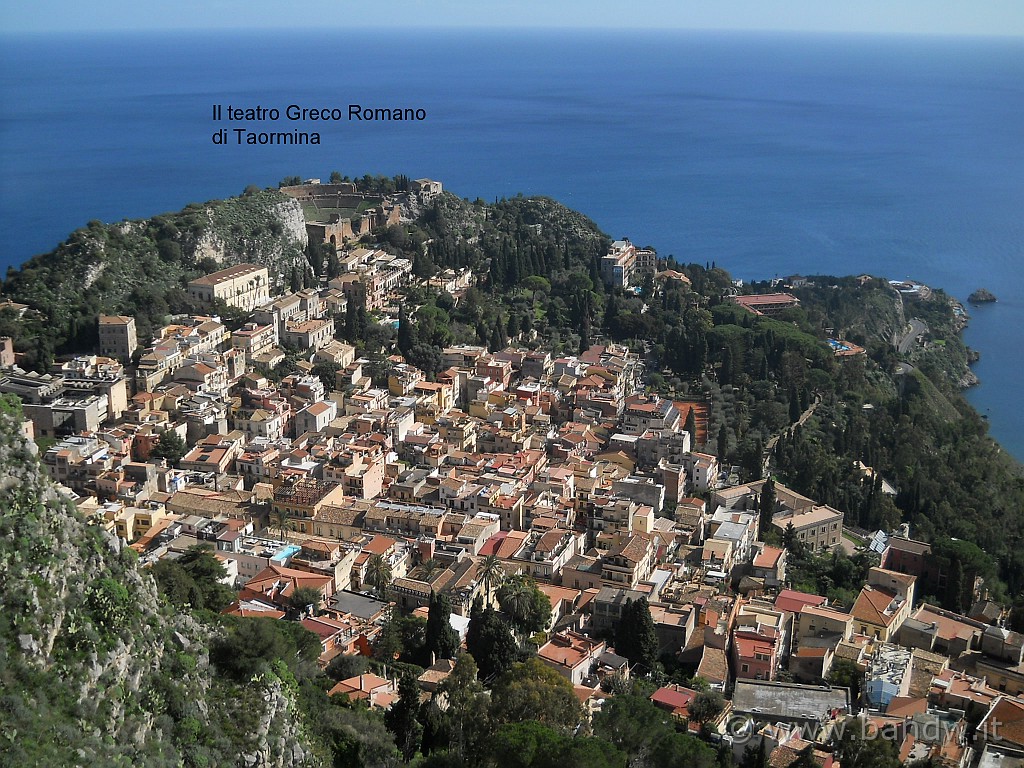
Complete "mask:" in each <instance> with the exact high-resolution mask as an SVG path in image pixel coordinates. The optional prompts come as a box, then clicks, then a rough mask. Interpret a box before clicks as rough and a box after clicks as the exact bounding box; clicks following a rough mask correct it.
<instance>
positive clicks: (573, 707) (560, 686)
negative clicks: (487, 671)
mask: <svg viewBox="0 0 1024 768" xmlns="http://www.w3.org/2000/svg"><path fill="white" fill-rule="evenodd" d="M491 716H492V717H493V718H494V720H495V721H497V722H501V723H523V722H526V721H529V720H535V721H537V722H538V723H542V724H544V725H547V726H549V727H551V728H555V729H556V730H558V731H560V732H562V733H572V732H574V731H575V729H576V727H577V726H578V725H579V724H580V723H581V722H583V720H584V714H583V708H582V707H581V706H580V703H579V700H578V699H577V698H576V694H575V693H574V692H573V688H572V683H570V682H569V680H568V679H567V678H565V677H563V676H562V675H560V674H558V672H556V671H555V670H553V669H551V667H549V666H547V665H546V664H545V663H544V662H543V661H541V660H540V659H538V658H536V657H534V658H532V659H530V660H529V661H526V662H523V663H520V664H516V665H514V666H513V667H512V668H511V669H510V670H508V671H507V672H505V673H504V674H503V675H501V676H500V677H499V678H498V679H497V680H496V681H495V683H494V687H493V688H492V690H491Z"/></svg>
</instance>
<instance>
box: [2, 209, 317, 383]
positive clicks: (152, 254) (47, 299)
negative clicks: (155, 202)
mask: <svg viewBox="0 0 1024 768" xmlns="http://www.w3.org/2000/svg"><path fill="white" fill-rule="evenodd" d="M306 244H307V237H306V228H305V224H304V221H303V218H302V209H301V207H300V205H299V203H298V202H296V201H295V200H292V199H290V198H288V197H285V196H284V195H282V194H281V193H279V192H277V191H276V190H264V191H259V192H249V193H247V194H244V195H242V196H241V197H235V198H230V199H227V200H217V201H212V202H208V203H202V204H200V203H194V204H192V205H189V206H186V207H185V208H184V209H183V210H181V211H178V212H176V213H168V214H163V215H160V216H154V217H152V218H149V219H143V220H140V221H125V222H120V223H117V224H103V223H101V222H98V221H92V222H89V223H88V225H86V226H85V227H83V228H81V229H79V230H77V231H75V232H73V233H72V234H71V235H70V236H69V237H68V238H67V240H65V241H64V242H63V243H61V244H60V245H58V246H57V247H56V248H55V249H54V250H53V251H51V252H50V253H46V254H42V255H40V256H36V257H34V258H32V259H30V260H29V261H28V262H26V263H25V264H24V265H23V266H22V267H21V268H20V269H18V270H12V271H10V272H9V273H8V275H7V279H6V280H5V281H4V283H3V290H2V293H3V295H4V296H5V297H9V298H11V299H13V300H14V301H16V302H19V303H23V304H27V305H28V306H29V307H31V309H32V310H33V311H32V312H31V313H30V314H29V316H28V317H27V319H26V320H25V322H24V323H20V324H17V327H15V324H13V323H9V324H8V325H10V327H7V325H4V326H3V327H0V335H14V336H15V346H16V348H17V349H18V350H19V351H26V352H29V353H30V356H29V360H28V363H29V365H30V366H32V367H36V368H38V369H40V370H43V369H45V367H46V363H47V362H48V360H49V359H50V358H52V356H53V355H54V353H58V352H62V351H70V350H76V351H81V350H87V349H90V348H91V347H94V346H95V345H96V342H97V334H96V317H97V315H98V314H100V313H107V314H125V315H135V316H136V318H137V320H138V322H139V328H138V330H139V338H140V341H142V340H144V339H145V337H146V335H147V333H148V332H150V331H151V330H152V329H153V328H155V327H156V326H158V325H161V324H162V323H163V322H164V321H165V318H166V317H167V315H169V314H173V313H177V312H190V311H195V310H198V309H200V307H198V306H194V305H193V302H192V301H191V300H190V299H189V297H188V294H187V292H186V290H185V287H186V284H187V283H188V281H189V280H191V279H193V278H196V277H199V276H201V275H203V274H207V273H209V272H212V271H215V270H217V269H221V268H222V267H225V266H228V265H231V264H238V263H241V262H254V263H257V264H263V265H266V266H267V267H268V269H269V272H270V278H271V281H272V283H273V284H276V285H280V286H285V287H287V285H288V284H289V282H290V281H291V280H292V279H293V278H294V276H295V275H296V273H298V274H299V275H300V276H301V275H309V274H310V273H311V270H310V266H309V263H308V261H307V259H306V256H305V249H306ZM2 320H3V318H2V317H0V324H2Z"/></svg>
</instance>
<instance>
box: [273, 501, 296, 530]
mask: <svg viewBox="0 0 1024 768" xmlns="http://www.w3.org/2000/svg"><path fill="white" fill-rule="evenodd" d="M270 517H271V519H272V520H273V521H274V527H275V528H277V530H278V532H279V534H280V535H281V536H284V535H285V533H284V532H285V531H286V530H291V527H292V525H291V523H292V513H291V511H290V510H289V509H288V508H287V507H281V506H278V507H274V509H273V511H272V512H271V513H270Z"/></svg>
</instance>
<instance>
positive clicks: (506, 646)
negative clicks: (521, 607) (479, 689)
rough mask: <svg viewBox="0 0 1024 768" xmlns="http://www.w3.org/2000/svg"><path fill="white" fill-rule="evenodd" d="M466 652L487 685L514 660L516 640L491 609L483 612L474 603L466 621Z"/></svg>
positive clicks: (478, 601)
mask: <svg viewBox="0 0 1024 768" xmlns="http://www.w3.org/2000/svg"><path fill="white" fill-rule="evenodd" d="M466 648H467V649H468V650H469V652H470V653H471V654H473V658H474V659H479V660H480V661H479V662H478V664H479V668H480V677H481V679H482V680H484V681H487V680H490V679H491V678H493V677H494V676H495V675H498V674H501V673H502V672H505V671H506V670H508V669H509V668H511V666H512V665H513V664H514V663H515V660H516V655H517V651H516V639H515V638H514V637H513V636H512V630H511V628H510V627H509V625H508V624H507V623H506V622H505V620H504V619H503V618H501V616H500V615H499V614H498V612H497V611H495V610H494V609H493V608H484V607H483V605H482V604H481V601H480V600H479V599H477V601H476V602H474V603H473V610H472V612H471V613H470V617H469V630H468V632H467V633H466Z"/></svg>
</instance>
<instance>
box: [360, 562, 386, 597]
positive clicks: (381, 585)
mask: <svg viewBox="0 0 1024 768" xmlns="http://www.w3.org/2000/svg"><path fill="white" fill-rule="evenodd" d="M391 579H392V572H391V563H389V562H388V561H387V558H385V557H384V556H383V555H374V556H373V557H371V558H370V559H369V561H368V562H367V563H366V581H367V583H368V584H370V585H371V586H372V587H373V588H374V590H375V591H376V592H377V596H378V597H379V598H380V599H381V600H384V599H386V597H387V593H388V589H389V588H390V587H391Z"/></svg>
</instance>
